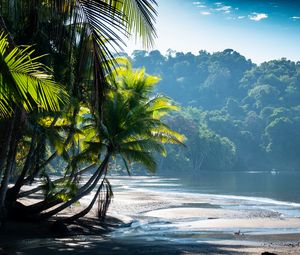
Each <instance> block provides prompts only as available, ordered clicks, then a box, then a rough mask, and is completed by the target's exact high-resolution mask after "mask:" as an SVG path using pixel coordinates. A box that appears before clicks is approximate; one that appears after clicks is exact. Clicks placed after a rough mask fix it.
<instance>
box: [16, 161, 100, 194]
mask: <svg viewBox="0 0 300 255" xmlns="http://www.w3.org/2000/svg"><path fill="white" fill-rule="evenodd" d="M95 166H96V164H91V165H89V166H87V167H85V168H84V169H82V170H80V171H78V172H77V173H75V174H74V176H73V179H75V178H76V177H77V176H79V175H81V174H84V173H86V172H88V171H89V170H90V169H92V168H93V167H95ZM70 177H71V176H67V177H62V178H59V179H57V180H55V181H53V183H58V182H60V181H62V180H64V179H66V178H70ZM42 189H43V185H40V186H38V187H36V188H34V189H31V190H28V191H24V192H21V193H20V194H19V196H18V197H19V198H20V197H27V196H29V195H31V194H34V193H36V192H39V191H41V190H42Z"/></svg>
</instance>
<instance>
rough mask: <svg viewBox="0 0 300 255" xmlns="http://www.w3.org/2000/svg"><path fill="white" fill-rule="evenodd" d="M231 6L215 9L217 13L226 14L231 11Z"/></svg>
mask: <svg viewBox="0 0 300 255" xmlns="http://www.w3.org/2000/svg"><path fill="white" fill-rule="evenodd" d="M231 8H232V7H231V6H229V5H225V6H222V7H219V8H217V9H215V10H216V11H224V12H228V11H230V10H231Z"/></svg>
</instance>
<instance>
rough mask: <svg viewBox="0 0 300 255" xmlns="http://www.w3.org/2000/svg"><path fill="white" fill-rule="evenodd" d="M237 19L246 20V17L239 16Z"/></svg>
mask: <svg viewBox="0 0 300 255" xmlns="http://www.w3.org/2000/svg"><path fill="white" fill-rule="evenodd" d="M237 18H238V19H244V18H246V16H238V17H237Z"/></svg>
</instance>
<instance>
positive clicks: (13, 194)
mask: <svg viewBox="0 0 300 255" xmlns="http://www.w3.org/2000/svg"><path fill="white" fill-rule="evenodd" d="M36 138H37V137H36V135H35V134H34V135H33V137H32V139H31V143H30V149H29V152H28V154H27V158H26V161H25V164H24V167H23V169H22V172H21V174H20V176H19V178H18V179H17V181H16V184H15V185H14V187H12V188H11V189H9V190H8V192H7V199H8V200H9V203H11V204H12V203H14V202H15V201H16V200H17V198H18V194H19V192H20V189H21V187H22V185H23V182H24V179H25V176H26V174H27V172H28V170H29V169H30V165H31V161H32V156H33V153H34V148H35V144H36Z"/></svg>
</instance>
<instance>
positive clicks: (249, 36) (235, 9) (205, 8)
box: [126, 0, 300, 63]
mask: <svg viewBox="0 0 300 255" xmlns="http://www.w3.org/2000/svg"><path fill="white" fill-rule="evenodd" d="M157 2H158V5H159V6H158V8H157V10H158V17H157V21H156V30H157V38H156V40H155V45H154V48H153V49H158V50H160V51H161V52H162V53H166V52H167V50H168V49H172V50H175V51H177V52H192V53H194V54H197V53H198V52H199V51H200V50H206V51H208V52H216V51H223V50H224V49H228V48H230V49H233V50H236V51H238V52H239V53H241V54H242V55H244V56H245V57H246V58H247V59H251V60H252V61H253V62H255V63H262V62H264V61H268V60H273V59H280V58H282V57H285V58H287V59H290V60H293V61H300V0H296V1H295V0H294V1H283V0H239V1H238V0H224V1H218V0H216V1H211V0H201V1H195V0H157ZM135 49H142V47H141V46H140V44H138V43H136V42H135V41H133V40H132V41H131V42H129V43H128V47H127V49H126V51H127V52H128V53H131V52H132V51H133V50H135Z"/></svg>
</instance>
